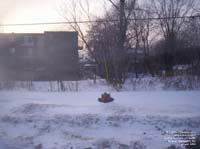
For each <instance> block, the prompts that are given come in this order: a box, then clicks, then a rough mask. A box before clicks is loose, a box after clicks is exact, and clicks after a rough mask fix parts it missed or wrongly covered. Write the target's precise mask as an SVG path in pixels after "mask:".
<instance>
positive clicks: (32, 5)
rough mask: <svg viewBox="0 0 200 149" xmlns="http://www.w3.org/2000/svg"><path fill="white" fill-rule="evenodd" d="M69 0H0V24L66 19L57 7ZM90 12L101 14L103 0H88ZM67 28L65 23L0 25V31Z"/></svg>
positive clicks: (37, 30) (40, 30)
mask: <svg viewBox="0 0 200 149" xmlns="http://www.w3.org/2000/svg"><path fill="white" fill-rule="evenodd" d="M70 1H71V0H1V2H0V24H21V23H38V22H39V23H40V22H62V21H66V20H64V18H63V17H62V16H61V14H59V7H62V6H63V4H64V3H65V4H69V3H70ZM74 1H80V0H74ZM83 1H84V0H83ZM88 1H89V3H90V7H91V13H94V14H95V13H96V14H103V7H104V5H103V2H104V0H88ZM47 30H53V31H54V30H68V29H67V27H65V25H42V26H17V27H6V26H4V27H2V26H1V27H0V32H43V31H47Z"/></svg>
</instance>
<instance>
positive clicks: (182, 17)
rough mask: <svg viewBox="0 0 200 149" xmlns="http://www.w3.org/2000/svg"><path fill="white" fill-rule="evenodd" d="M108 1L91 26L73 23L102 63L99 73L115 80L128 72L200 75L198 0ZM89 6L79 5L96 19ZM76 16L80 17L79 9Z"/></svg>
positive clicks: (124, 76)
mask: <svg viewBox="0 0 200 149" xmlns="http://www.w3.org/2000/svg"><path fill="white" fill-rule="evenodd" d="M107 3H110V4H111V5H112V6H111V8H109V9H108V10H106V11H105V15H104V16H103V17H95V21H94V22H92V21H91V22H88V23H87V24H85V26H84V27H85V28H86V26H87V29H88V31H87V32H84V31H83V30H82V29H81V25H80V24H78V23H77V24H72V25H71V27H73V29H75V30H76V31H78V32H79V38H80V40H81V41H82V43H83V44H84V45H85V48H86V49H87V50H88V53H89V56H90V59H91V60H93V61H94V62H95V63H96V64H97V73H98V75H100V76H101V77H103V78H106V79H107V81H109V82H111V83H112V84H116V85H120V84H123V83H124V81H125V80H126V79H127V78H128V77H129V74H134V75H132V76H133V77H138V76H139V75H140V74H141V73H142V74H150V75H152V76H157V75H158V76H161V75H165V76H168V75H181V74H189V75H195V76H200V14H199V12H198V11H199V6H200V4H199V1H198V0H151V1H149V0H146V1H145V0H116V1H111V0H108V1H107ZM80 6H81V5H80ZM87 7H88V8H89V3H87V6H86V8H84V7H80V8H79V9H81V10H82V13H84V14H85V16H87V18H88V19H91V14H90V13H89V11H87V10H88V9H87ZM73 11H76V9H75V7H74V9H73ZM74 14H75V13H74ZM72 15H73V13H72ZM72 19H74V20H76V21H77V17H76V16H75V15H74V16H73V17H72Z"/></svg>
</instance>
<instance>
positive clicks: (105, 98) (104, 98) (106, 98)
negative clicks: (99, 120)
mask: <svg viewBox="0 0 200 149" xmlns="http://www.w3.org/2000/svg"><path fill="white" fill-rule="evenodd" d="M113 100H114V99H113V98H111V97H110V94H108V93H103V94H102V95H101V98H99V99H98V101H99V102H103V103H108V102H112V101H113Z"/></svg>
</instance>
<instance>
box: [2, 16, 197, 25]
mask: <svg viewBox="0 0 200 149" xmlns="http://www.w3.org/2000/svg"><path fill="white" fill-rule="evenodd" d="M190 18H191V19H194V18H200V15H194V16H180V17H179V16H178V17H177V16H176V17H149V18H129V19H128V20H130V21H145V20H167V19H190ZM118 21H120V20H119V19H111V20H110V19H109V20H107V19H102V20H86V21H65V22H40V23H19V24H0V26H34V25H59V24H85V23H101V22H118Z"/></svg>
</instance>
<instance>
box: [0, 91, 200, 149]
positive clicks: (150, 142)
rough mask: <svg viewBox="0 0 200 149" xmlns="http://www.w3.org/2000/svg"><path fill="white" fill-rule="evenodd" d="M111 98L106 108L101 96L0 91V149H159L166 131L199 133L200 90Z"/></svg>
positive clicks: (126, 93)
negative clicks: (127, 147)
mask: <svg viewBox="0 0 200 149" xmlns="http://www.w3.org/2000/svg"><path fill="white" fill-rule="evenodd" d="M94 90H95V89H94ZM110 93H111V96H112V97H113V98H114V99H115V100H114V102H111V103H108V104H104V103H100V102H98V101H97V99H98V97H100V96H101V94H102V92H100V91H95V92H91V91H90V92H86V91H85V92H46V91H43V92H39V91H16V90H15V91H1V92H0V146H1V147H0V148H19V149H23V148H26V149H27V148H30V149H32V148H33V149H34V148H36V147H38V146H42V148H44V149H56V148H57V149H67V148H70V147H73V148H77V149H85V148H88V147H91V148H94V149H96V148H99V147H100V148H101V147H102V146H104V147H106V146H108V148H109V146H110V148H119V146H129V147H130V148H131V147H132V148H134V146H135V148H136V146H141V147H144V146H146V148H147V149H157V148H158V149H160V148H164V147H167V146H170V145H171V143H169V142H167V140H165V139H164V137H165V134H166V132H167V131H178V130H180V131H183V130H191V131H192V132H195V133H197V134H199V133H200V98H199V97H200V92H199V91H135V92H133V91H122V92H116V91H110ZM176 145H179V144H176ZM38 148H39V147H38Z"/></svg>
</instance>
